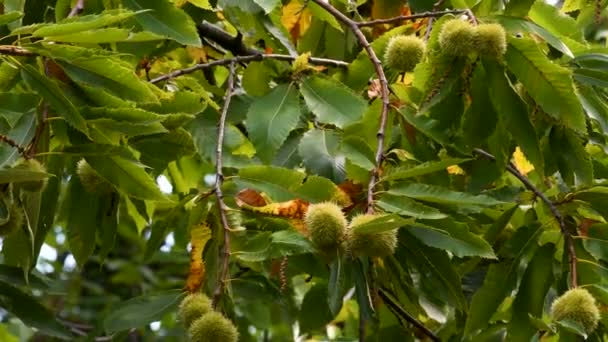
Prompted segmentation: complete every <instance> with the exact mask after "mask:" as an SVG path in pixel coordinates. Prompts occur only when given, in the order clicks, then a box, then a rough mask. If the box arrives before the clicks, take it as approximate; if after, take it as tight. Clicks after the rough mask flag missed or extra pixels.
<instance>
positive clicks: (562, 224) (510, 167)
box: [475, 148, 578, 287]
mask: <svg viewBox="0 0 608 342" xmlns="http://www.w3.org/2000/svg"><path fill="white" fill-rule="evenodd" d="M475 152H476V153H477V154H479V155H481V156H483V157H485V158H487V159H490V160H494V161H495V160H496V157H494V156H493V155H492V154H491V153H489V152H486V151H484V150H482V149H480V148H476V149H475ZM506 169H507V171H508V172H509V173H510V174H512V175H513V176H515V178H517V179H518V180H519V181H520V182H521V183H522V184H523V185H524V186H525V187H526V188H527V189H528V190H530V191H532V192H533V193H534V194H535V195H536V196H537V197H538V198H540V199H541V201H543V202H544V203H545V204H546V205H547V206H548V207H549V210H550V211H551V214H552V215H553V217H554V218H555V219H556V220H557V223H558V224H559V229H560V230H561V232H562V234H563V235H564V240H565V242H566V245H567V247H568V259H569V260H568V261H569V263H570V280H571V282H572V287H577V286H578V281H577V278H578V277H577V268H576V263H577V260H576V251H575V249H574V240H573V239H572V235H571V234H570V231H568V228H567V227H566V221H565V220H564V217H563V216H562V214H561V213H560V212H559V210H558V209H557V207H556V206H555V203H553V202H552V201H551V200H550V199H549V198H548V197H547V196H546V195H545V194H543V192H542V191H540V190H539V189H538V188H537V187H536V186H535V185H534V184H532V182H530V180H529V179H528V178H527V177H526V176H524V175H523V174H522V173H521V172H519V170H517V167H515V165H514V164H513V163H511V162H509V163H508V164H507V166H506Z"/></svg>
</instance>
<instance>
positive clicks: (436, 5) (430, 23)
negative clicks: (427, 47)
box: [424, 0, 445, 41]
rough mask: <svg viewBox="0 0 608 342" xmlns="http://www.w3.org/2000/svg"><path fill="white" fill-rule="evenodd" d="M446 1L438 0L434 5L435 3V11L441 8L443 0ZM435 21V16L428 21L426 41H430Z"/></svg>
mask: <svg viewBox="0 0 608 342" xmlns="http://www.w3.org/2000/svg"><path fill="white" fill-rule="evenodd" d="M444 1H445V0H438V1H437V2H436V3H435V4H434V5H433V12H436V11H437V10H438V9H439V7H441V5H443V2H444ZM434 21H435V18H434V17H431V18H430V19H429V23H428V25H427V27H426V33H425V34H424V40H425V41H428V40H429V37H430V36H431V30H432V29H433V22H434Z"/></svg>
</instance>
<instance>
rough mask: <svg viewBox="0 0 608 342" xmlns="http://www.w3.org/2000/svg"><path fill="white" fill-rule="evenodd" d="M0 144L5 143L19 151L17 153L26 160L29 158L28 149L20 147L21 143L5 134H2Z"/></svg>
mask: <svg viewBox="0 0 608 342" xmlns="http://www.w3.org/2000/svg"><path fill="white" fill-rule="evenodd" d="M0 142H3V143H5V144H7V145H9V146H10V147H13V148H15V149H17V152H19V154H21V155H22V156H23V157H24V158H25V157H26V156H27V153H26V148H25V147H23V146H20V145H19V143H17V142H16V141H15V140H13V139H11V138H10V137H8V136H6V135H4V134H0Z"/></svg>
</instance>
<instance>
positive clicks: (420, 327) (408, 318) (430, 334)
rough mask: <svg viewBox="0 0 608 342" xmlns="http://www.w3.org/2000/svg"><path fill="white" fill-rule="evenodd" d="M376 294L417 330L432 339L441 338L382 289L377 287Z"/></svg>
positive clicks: (439, 340) (437, 340) (438, 340)
mask: <svg viewBox="0 0 608 342" xmlns="http://www.w3.org/2000/svg"><path fill="white" fill-rule="evenodd" d="M378 296H380V298H382V301H383V302H384V303H385V304H386V305H388V306H389V307H390V309H391V310H393V311H394V312H395V313H396V314H397V315H398V316H399V317H401V318H403V319H405V320H406V321H408V322H410V324H412V325H413V326H415V327H416V328H418V330H420V331H422V332H423V333H424V334H425V335H426V336H428V338H430V339H431V340H432V341H436V342H441V339H440V338H439V337H438V336H437V335H435V334H434V333H433V332H432V331H431V330H430V329H429V328H427V327H425V326H424V324H422V323H421V322H420V321H418V320H417V319H416V318H415V317H414V316H412V315H410V314H409V313H408V312H407V311H405V310H404V309H403V308H402V307H401V305H399V304H398V303H396V302H395V301H394V300H393V299H392V298H391V297H390V296H389V295H388V294H387V293H386V291H385V290H384V289H382V288H380V289H378Z"/></svg>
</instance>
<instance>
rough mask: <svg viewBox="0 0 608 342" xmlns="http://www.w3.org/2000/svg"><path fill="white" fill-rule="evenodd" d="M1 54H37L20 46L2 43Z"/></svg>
mask: <svg viewBox="0 0 608 342" xmlns="http://www.w3.org/2000/svg"><path fill="white" fill-rule="evenodd" d="M0 55H9V56H25V57H29V56H36V54H35V53H33V52H31V51H28V50H26V49H24V48H22V47H20V46H14V45H0Z"/></svg>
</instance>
